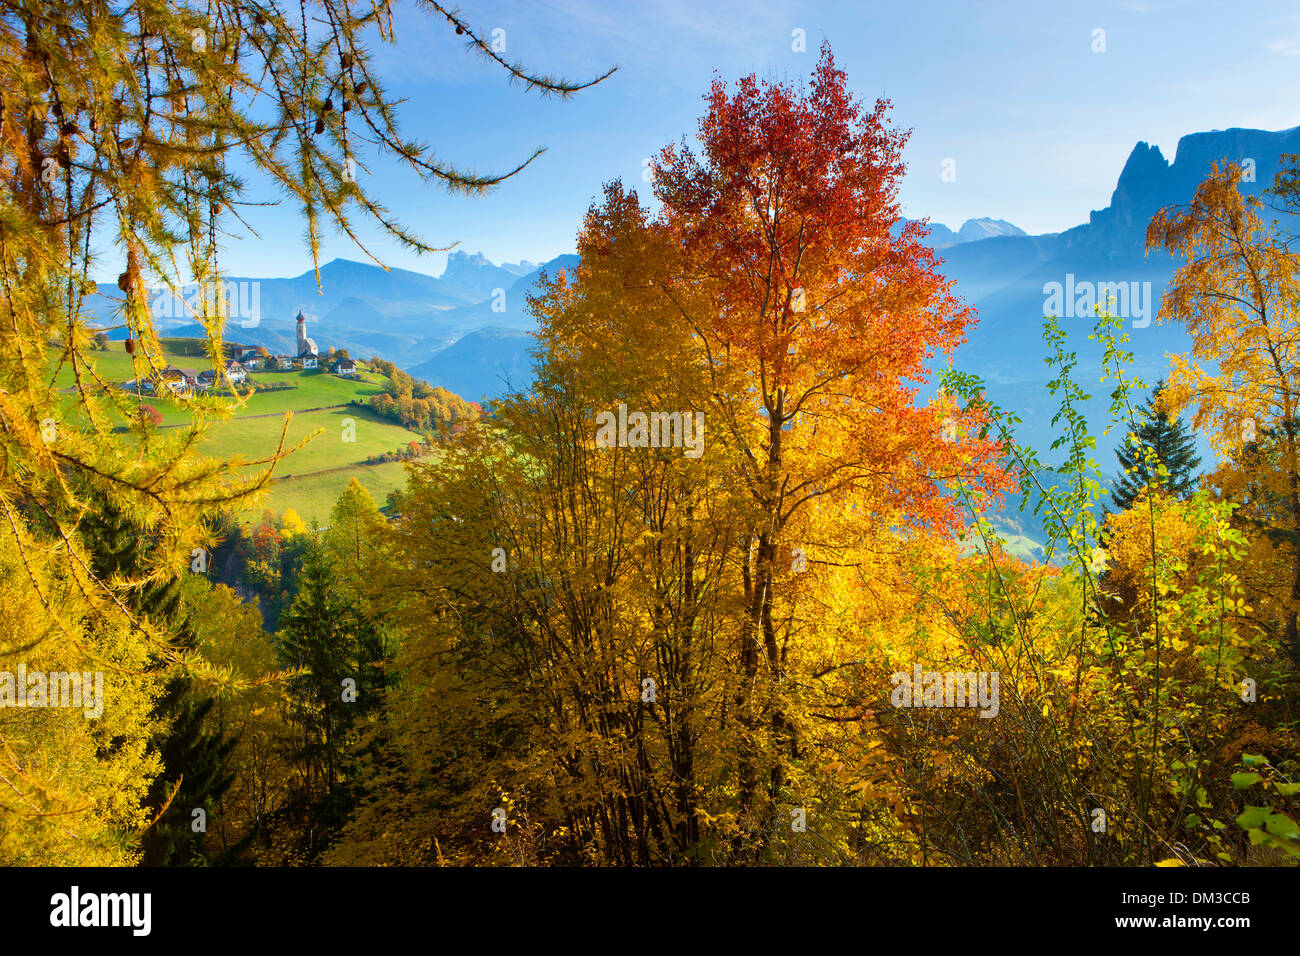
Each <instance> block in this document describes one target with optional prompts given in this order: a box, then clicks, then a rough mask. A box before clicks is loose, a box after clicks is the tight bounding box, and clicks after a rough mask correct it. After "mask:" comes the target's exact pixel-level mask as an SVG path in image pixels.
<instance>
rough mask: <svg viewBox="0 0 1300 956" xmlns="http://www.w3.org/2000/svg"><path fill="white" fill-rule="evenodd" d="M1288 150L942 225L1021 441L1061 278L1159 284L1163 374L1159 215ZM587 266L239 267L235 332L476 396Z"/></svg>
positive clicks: (1271, 136) (1154, 298)
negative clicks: (1065, 202)
mask: <svg viewBox="0 0 1300 956" xmlns="http://www.w3.org/2000/svg"><path fill="white" fill-rule="evenodd" d="M1286 153H1300V127H1297V128H1294V129H1289V130H1283V131H1280V132H1270V131H1266V130H1255V129H1229V130H1216V131H1212V132H1202V133H1193V134H1190V135H1187V136H1184V137H1183V138H1182V139H1181V140H1179V142H1178V146H1177V150H1176V152H1175V154H1174V157H1173V160H1172V162H1171V161H1170V160H1168V159H1166V158H1165V156H1164V155H1163V154H1162V153H1161V151H1160V149H1159V147H1157V146H1154V145H1150V144H1148V143H1138V144H1137V145H1136V146H1135V147H1134V148H1133V150H1132V152H1131V153H1130V155H1129V157H1128V161H1127V162H1126V163H1125V164H1124V167H1123V169H1122V170H1120V172H1119V175H1118V177H1117V180H1116V185H1115V189H1114V191H1113V192H1112V193H1111V196H1110V199H1109V202H1108V203H1107V204H1106V205H1105V206H1104V207H1103V208H1101V209H1098V210H1095V211H1093V212H1092V213H1091V214H1090V215H1089V217H1088V220H1087V221H1086V222H1084V223H1081V224H1080V225H1078V226H1075V227H1073V228H1071V229H1067V230H1065V231H1064V232H1060V233H1050V234H1043V235H1026V234H1025V233H1024V231H1023V230H1021V229H1019V228H1017V227H1016V226H1014V225H1012V224H1011V223H1009V222H1006V221H1005V220H1000V219H990V218H985V219H971V220H968V221H967V222H965V223H964V224H962V226H961V227H960V228H959V229H957V230H956V231H954V230H952V229H950V228H949V227H947V226H944V225H941V224H938V223H933V222H931V223H929V224H928V229H929V236H928V242H929V243H930V244H931V246H932V247H933V248H935V250H936V251H937V252H938V253H939V259H940V263H939V270H940V271H941V272H942V273H944V274H945V275H946V276H948V277H949V278H951V279H953V280H954V281H955V284H956V292H957V293H958V294H959V295H960V296H962V297H963V299H965V301H967V302H968V303H970V304H971V305H973V306H974V308H975V309H976V311H977V313H978V325H977V326H976V327H975V329H974V330H973V331H972V332H971V333H970V335H969V337H968V341H967V342H966V343H964V344H963V345H962V346H961V347H960V349H959V350H958V352H957V356H956V362H955V364H956V365H957V366H958V367H960V368H963V369H965V370H968V371H972V372H975V373H977V374H979V375H981V376H982V377H983V378H984V379H985V380H986V382H987V383H988V385H989V392H990V396H991V397H992V398H993V399H994V400H995V401H997V402H998V403H999V404H1001V405H1003V406H1004V407H1007V408H1010V409H1014V410H1015V411H1017V412H1018V413H1019V414H1020V416H1021V418H1022V419H1023V424H1022V426H1021V427H1020V432H1019V434H1020V437H1021V439H1022V440H1023V441H1027V442H1028V443H1030V444H1032V445H1033V446H1034V447H1035V448H1036V449H1037V450H1038V451H1039V452H1040V453H1043V454H1044V457H1045V458H1046V457H1049V456H1047V455H1046V452H1047V450H1048V445H1050V442H1051V436H1052V428H1051V424H1050V420H1051V417H1052V415H1053V414H1054V412H1055V403H1054V401H1053V400H1052V399H1051V397H1050V396H1049V395H1047V393H1046V391H1045V388H1044V386H1045V384H1046V382H1047V381H1048V379H1049V375H1048V368H1047V366H1046V365H1045V364H1044V361H1043V359H1044V356H1045V354H1046V346H1045V345H1044V343H1043V341H1042V337H1041V325H1042V316H1043V314H1044V312H1045V311H1046V310H1047V301H1048V295H1047V290H1048V289H1049V288H1050V287H1051V284H1053V283H1057V284H1059V285H1060V286H1061V287H1062V289H1063V290H1068V291H1067V293H1066V294H1067V295H1068V294H1069V292H1073V291H1075V290H1077V289H1080V288H1082V287H1083V284H1091V285H1092V286H1098V285H1100V284H1102V283H1124V284H1125V287H1126V288H1128V289H1136V290H1138V291H1139V292H1142V293H1145V291H1146V290H1147V289H1148V288H1149V291H1150V295H1149V298H1145V301H1143V299H1144V295H1139V296H1138V301H1137V302H1130V303H1128V305H1129V309H1130V311H1131V312H1134V313H1135V314H1133V315H1132V316H1131V317H1130V318H1129V319H1128V320H1127V321H1126V328H1127V331H1128V334H1129V336H1130V341H1129V345H1128V347H1129V348H1130V349H1131V350H1132V351H1133V352H1134V354H1135V362H1136V366H1137V371H1138V373H1139V374H1140V375H1141V376H1142V377H1143V378H1144V379H1145V380H1146V381H1147V382H1148V383H1153V382H1154V381H1155V380H1156V379H1158V378H1159V377H1160V376H1161V375H1162V374H1163V371H1164V369H1165V367H1166V366H1167V359H1166V355H1167V353H1169V352H1182V351H1185V350H1186V349H1187V348H1188V346H1189V340H1188V338H1187V336H1186V333H1185V332H1184V331H1183V330H1182V329H1180V328H1176V327H1171V326H1162V325H1158V324H1157V323H1156V322H1155V321H1154V316H1155V313H1156V312H1157V311H1158V308H1159V302H1160V297H1161V294H1162V292H1163V291H1164V288H1165V285H1166V284H1167V282H1168V281H1169V278H1170V277H1171V275H1172V274H1173V271H1174V269H1175V267H1176V264H1175V263H1174V262H1173V261H1171V260H1170V258H1169V257H1168V256H1167V255H1165V254H1163V253H1160V252H1156V251H1153V252H1152V253H1151V254H1149V255H1148V254H1147V253H1146V250H1145V231H1146V226H1147V223H1148V222H1149V221H1150V219H1151V217H1152V216H1153V215H1154V214H1155V212H1156V211H1157V210H1159V209H1160V208H1162V207H1164V206H1168V205H1175V204H1185V203H1187V202H1188V201H1190V199H1191V198H1192V195H1193V193H1194V191H1195V189H1196V186H1197V185H1198V184H1199V183H1200V182H1201V181H1202V180H1203V179H1204V178H1205V176H1206V175H1207V174H1208V173H1209V171H1210V166H1211V163H1213V162H1216V161H1219V162H1223V161H1236V162H1244V161H1246V160H1253V168H1254V180H1253V181H1251V182H1244V183H1243V184H1242V189H1243V191H1244V192H1246V193H1248V194H1253V195H1255V194H1258V193H1259V192H1261V191H1262V190H1263V189H1265V188H1267V187H1268V186H1269V185H1270V184H1271V183H1272V181H1273V177H1274V174H1275V173H1276V172H1277V170H1278V168H1279V165H1280V158H1281V156H1282V155H1283V154H1286ZM576 262H577V259H576V257H575V256H572V255H560V256H557V257H555V258H554V259H551V260H550V261H549V262H546V263H544V264H541V265H538V264H536V263H532V262H527V261H523V262H519V263H505V264H500V265H498V264H495V263H493V262H491V261H489V260H488V259H487V258H486V257H485V256H483V255H482V254H481V253H475V254H469V253H465V252H454V253H452V254H451V255H450V256H449V257H448V260H447V266H446V269H445V270H444V271H443V273H442V275H441V276H439V277H437V278H435V277H433V276H429V275H425V274H423V273H419V272H413V271H410V270H405V269H388V270H385V269H383V268H380V267H378V266H374V265H369V264H365V263H360V262H353V261H350V260H346V259H335V260H333V261H332V262H328V263H326V264H325V265H323V266H321V269H320V288H319V289H318V287H317V282H316V276H315V274H314V273H313V272H311V271H308V272H305V273H303V274H302V275H300V276H297V277H294V278H271V279H241V278H234V279H233V280H231V281H234V282H236V283H238V282H241V281H242V282H256V283H259V284H260V285H259V288H260V306H261V317H260V321H259V322H258V323H257V325H256V326H255V327H243V326H240V325H236V327H233V328H230V329H228V330H227V338H228V339H230V340H231V341H238V342H241V343H244V344H251V345H259V344H260V345H266V346H267V347H268V348H269V349H271V350H272V351H286V350H289V349H291V348H292V346H293V342H294V316H295V315H296V314H297V312H298V311H299V310H302V311H303V312H304V314H306V315H307V316H308V319H309V331H310V334H311V335H312V336H313V337H314V338H315V339H316V341H317V343H319V344H320V345H321V347H322V348H324V347H327V346H335V347H340V348H346V349H348V350H349V351H350V352H351V353H352V354H353V355H354V356H360V357H369V356H371V355H376V354H377V355H380V356H382V357H384V358H387V359H390V360H391V361H394V362H396V363H397V364H398V365H399V366H402V367H403V368H406V369H407V370H408V371H409V372H410V373H411V374H412V375H414V376H416V377H417V378H423V379H426V380H428V381H429V382H430V383H432V384H434V385H441V386H443V387H446V388H448V389H450V390H452V391H454V392H457V393H458V394H460V395H462V396H464V397H465V398H467V399H470V400H478V399H480V398H484V397H488V398H490V397H493V396H497V395H500V394H502V393H503V392H505V391H506V390H508V389H511V388H513V389H521V388H526V387H527V385H528V384H529V380H530V378H531V373H530V357H529V351H530V349H531V348H532V347H533V337H532V336H533V332H534V331H535V329H536V321H535V319H534V318H533V317H532V316H531V315H530V314H529V313H528V310H527V301H526V299H527V295H528V293H529V292H532V291H534V290H536V288H537V285H538V281H539V279H540V277H541V276H542V275H544V274H549V275H554V274H555V273H556V272H558V271H559V270H560V269H564V268H570V267H572V266H573V265H575V264H576ZM1133 283H1136V284H1137V285H1136V286H1133V285H1132V284H1133ZM1144 283H1150V286H1149V287H1147V286H1144V285H1143V284H1144ZM101 292H102V293H103V295H101V296H98V297H94V296H92V297H91V299H92V300H94V299H98V300H99V301H98V302H88V306H89V310H90V311H91V313H92V314H93V315H96V316H98V317H99V318H100V319H101V321H102V322H103V323H109V322H111V321H112V315H113V312H114V310H115V308H116V307H117V302H116V301H115V300H116V299H117V298H118V297H119V296H120V293H119V292H118V291H117V289H116V288H115V287H113V286H107V285H105V286H102V287H101ZM1139 306H1140V307H1141V308H1142V309H1145V313H1144V314H1139V309H1138V308H1137V307H1139ZM1067 308H1068V305H1067ZM1080 312H1081V313H1087V314H1080V315H1077V316H1075V317H1067V318H1064V319H1062V324H1063V325H1064V326H1065V327H1066V328H1067V330H1068V331H1069V333H1070V348H1072V349H1075V350H1077V351H1078V353H1079V360H1080V367H1079V372H1078V374H1079V376H1080V378H1081V379H1082V380H1084V382H1085V387H1088V386H1089V385H1091V386H1093V387H1092V388H1091V389H1090V390H1091V391H1092V392H1093V393H1094V396H1095V397H1094V398H1093V399H1092V400H1091V401H1090V402H1089V403H1087V407H1086V408H1085V412H1086V414H1088V416H1089V420H1090V421H1091V422H1092V423H1093V426H1094V431H1095V432H1096V433H1097V437H1098V457H1099V460H1101V462H1102V466H1103V468H1109V467H1110V465H1111V457H1110V453H1109V448H1110V447H1111V446H1112V445H1113V442H1114V441H1115V440H1116V439H1117V437H1118V435H1117V434H1116V432H1112V433H1111V435H1110V436H1109V438H1103V437H1102V436H1101V434H1100V433H1101V431H1102V429H1103V428H1104V426H1105V421H1106V408H1107V405H1108V399H1107V397H1106V396H1105V395H1104V394H1103V392H1104V391H1107V390H1103V389H1102V388H1101V387H1100V386H1099V384H1098V379H1099V371H1098V369H1097V361H1098V359H1099V356H1100V351H1099V347H1098V346H1096V345H1095V343H1091V342H1089V341H1088V339H1087V336H1088V333H1089V332H1090V331H1091V327H1092V322H1093V318H1092V316H1091V313H1090V311H1089V309H1088V308H1087V305H1086V302H1085V303H1084V304H1083V305H1082V306H1081V308H1080ZM1068 315H1069V313H1068V311H1067V316H1068ZM159 325H160V327H161V328H163V329H165V330H167V334H171V335H186V334H191V335H197V334H200V332H201V330H200V329H198V327H197V326H195V325H194V324H193V323H192V322H189V321H187V320H186V319H184V318H183V317H174V318H167V317H163V318H160V319H159ZM117 334H118V335H119V336H120V334H121V333H120V331H119V332H118V333H117Z"/></svg>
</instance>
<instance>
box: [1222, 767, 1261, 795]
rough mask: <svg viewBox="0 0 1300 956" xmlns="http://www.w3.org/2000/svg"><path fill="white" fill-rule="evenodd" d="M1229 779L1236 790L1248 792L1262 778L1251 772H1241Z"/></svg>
mask: <svg viewBox="0 0 1300 956" xmlns="http://www.w3.org/2000/svg"><path fill="white" fill-rule="evenodd" d="M1229 779H1230V780H1232V785H1233V786H1234V787H1236V788H1237V789H1238V790H1248V789H1249V788H1251V787H1253V786H1254V785H1255V784H1257V783H1259V782H1260V780H1262V779H1263V778H1262V777H1261V776H1260V775H1259V774H1257V773H1255V772H1253V771H1250V772H1247V771H1242V772H1240V773H1234V774H1233V775H1232V776H1231V777H1230V778H1229Z"/></svg>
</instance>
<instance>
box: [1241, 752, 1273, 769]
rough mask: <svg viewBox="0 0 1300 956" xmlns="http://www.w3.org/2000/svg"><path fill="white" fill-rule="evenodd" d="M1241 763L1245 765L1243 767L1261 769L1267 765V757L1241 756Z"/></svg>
mask: <svg viewBox="0 0 1300 956" xmlns="http://www.w3.org/2000/svg"><path fill="white" fill-rule="evenodd" d="M1241 762H1242V764H1243V765H1245V766H1247V767H1262V766H1264V764H1266V763H1268V758H1267V757H1255V756H1252V755H1251V754H1242V755H1241Z"/></svg>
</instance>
